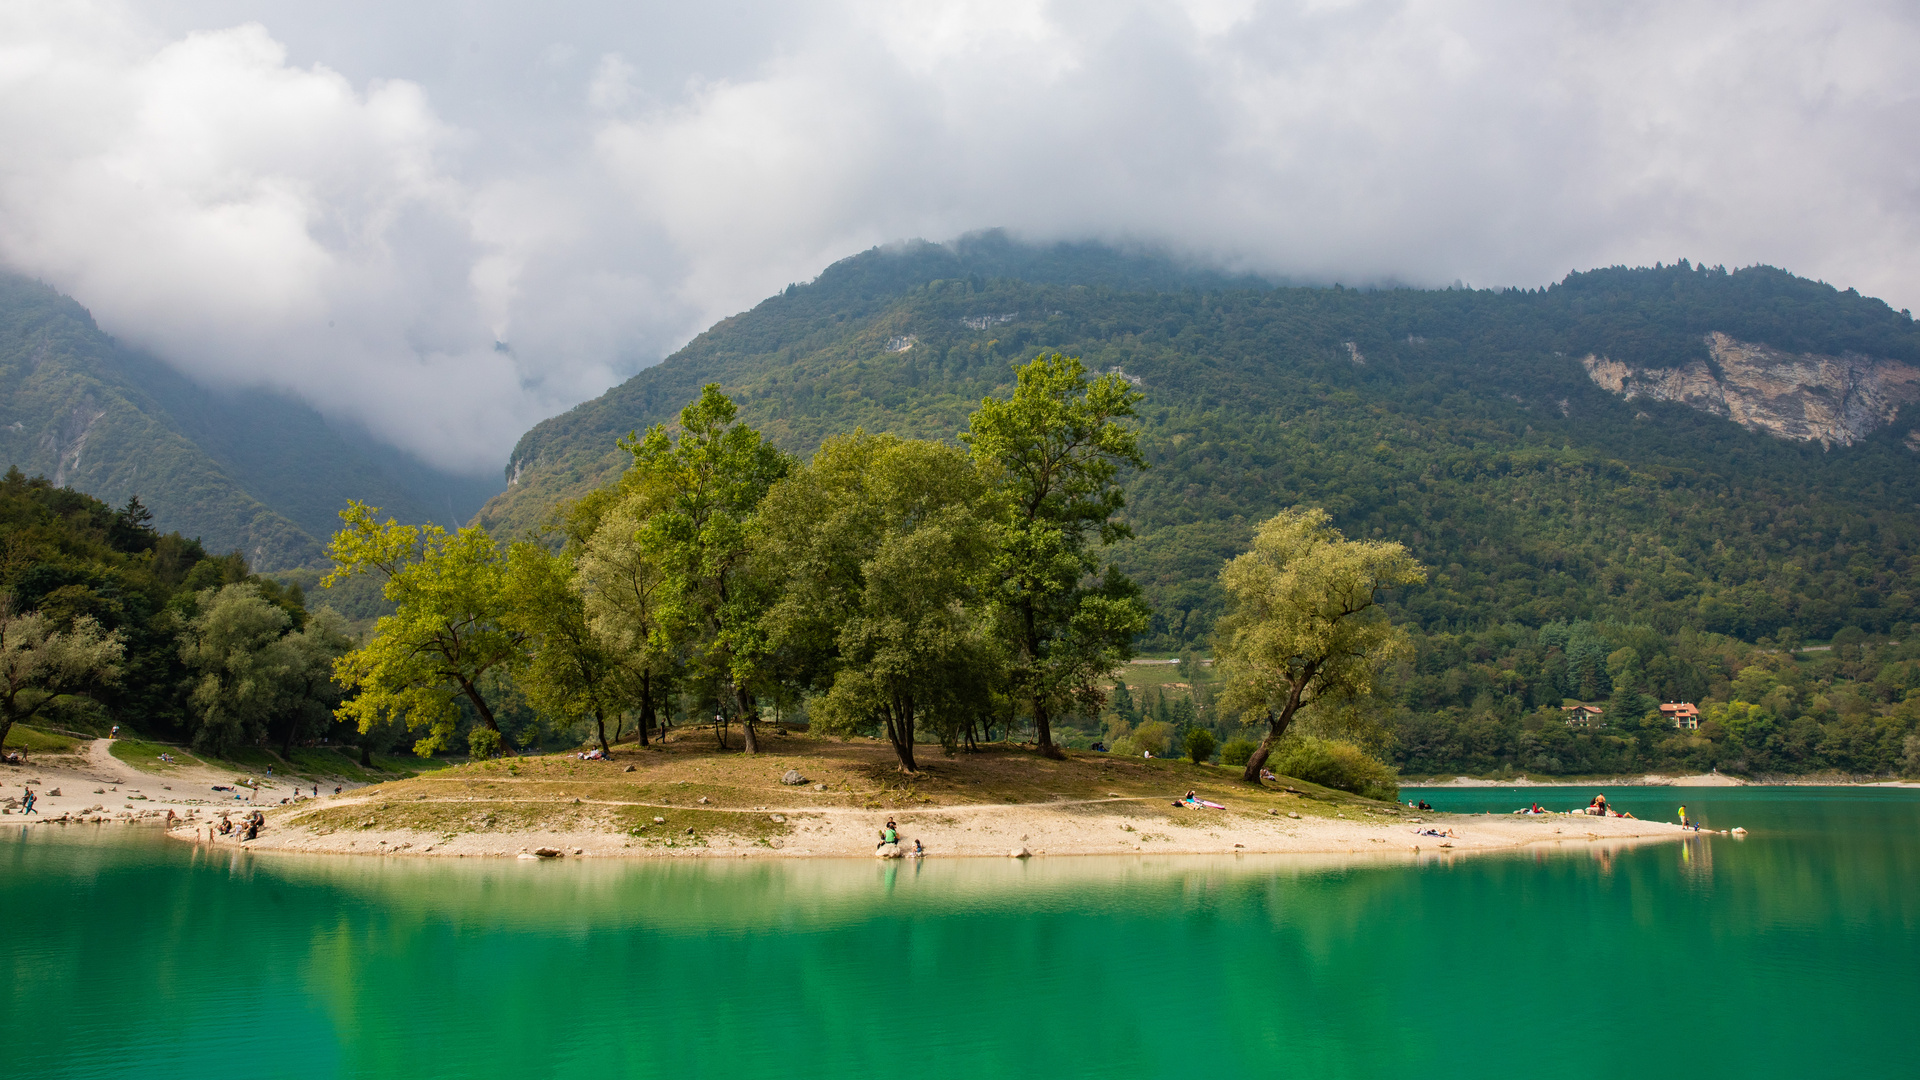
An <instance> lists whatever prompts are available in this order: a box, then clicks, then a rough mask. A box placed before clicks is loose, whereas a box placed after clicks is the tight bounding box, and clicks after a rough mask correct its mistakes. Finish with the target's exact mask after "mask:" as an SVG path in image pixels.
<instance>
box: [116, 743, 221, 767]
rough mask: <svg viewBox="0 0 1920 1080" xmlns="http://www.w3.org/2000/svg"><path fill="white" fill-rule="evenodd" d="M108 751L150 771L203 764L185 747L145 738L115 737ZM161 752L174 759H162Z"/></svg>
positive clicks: (118, 758) (120, 759) (123, 760)
mask: <svg viewBox="0 0 1920 1080" xmlns="http://www.w3.org/2000/svg"><path fill="white" fill-rule="evenodd" d="M107 753H109V754H112V755H113V756H114V758H115V759H117V760H119V761H121V762H124V763H126V764H127V765H130V766H132V767H133V768H136V769H139V770H140V771H142V772H150V773H170V772H173V771H174V770H176V769H178V768H180V766H182V765H199V764H202V762H201V760H200V759H199V758H196V757H194V756H193V755H192V754H189V753H187V751H186V749H185V748H184V747H179V746H172V745H169V744H167V743H157V742H148V741H147V740H145V739H134V738H119V739H115V740H113V741H112V742H110V743H108V744H107ZM161 754H166V755H167V756H169V757H171V758H173V759H174V760H173V761H171V762H167V761H161V760H160V755H161Z"/></svg>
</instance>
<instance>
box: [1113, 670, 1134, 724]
mask: <svg viewBox="0 0 1920 1080" xmlns="http://www.w3.org/2000/svg"><path fill="white" fill-rule="evenodd" d="M1107 703H1108V706H1109V707H1110V708H1112V709H1113V711H1114V715H1116V716H1118V717H1119V718H1120V719H1122V720H1124V721H1126V722H1127V723H1129V724H1137V723H1139V722H1140V707H1139V706H1137V705H1135V704H1134V703H1133V693H1132V692H1131V691H1129V690H1128V689H1127V684H1126V682H1125V681H1124V680H1123V681H1120V682H1116V683H1114V684H1113V693H1112V695H1111V696H1110V697H1109V698H1108V702H1107Z"/></svg>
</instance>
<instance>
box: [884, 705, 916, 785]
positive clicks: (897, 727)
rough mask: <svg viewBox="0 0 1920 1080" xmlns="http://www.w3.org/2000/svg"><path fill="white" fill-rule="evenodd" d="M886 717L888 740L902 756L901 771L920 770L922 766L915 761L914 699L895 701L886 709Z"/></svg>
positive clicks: (913, 771) (896, 752) (894, 750)
mask: <svg viewBox="0 0 1920 1080" xmlns="http://www.w3.org/2000/svg"><path fill="white" fill-rule="evenodd" d="M885 719H886V728H887V741H888V742H890V743H892V744H893V752H894V753H895V754H896V755H898V756H899V758H900V771H901V772H903V773H915V772H919V771H920V767H919V766H918V765H915V764H914V763H913V700H912V699H911V698H908V699H904V700H900V701H895V702H894V703H893V707H892V708H890V709H888V710H887V711H886V713H885Z"/></svg>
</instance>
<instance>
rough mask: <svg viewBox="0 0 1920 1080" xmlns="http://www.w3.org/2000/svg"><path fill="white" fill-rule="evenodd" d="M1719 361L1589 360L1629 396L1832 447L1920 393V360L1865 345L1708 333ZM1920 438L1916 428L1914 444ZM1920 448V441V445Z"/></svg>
mask: <svg viewBox="0 0 1920 1080" xmlns="http://www.w3.org/2000/svg"><path fill="white" fill-rule="evenodd" d="M1707 352H1708V354H1709V355H1710V356H1712V357H1713V363H1712V364H1709V363H1707V362H1706V361H1704V360H1696V361H1694V362H1693V363H1691V364H1688V365H1686V366H1685V367H1678V368H1636V367H1633V366H1631V365H1629V364H1625V363H1622V362H1620V361H1618V360H1613V359H1610V358H1608V357H1604V356H1596V355H1593V354H1588V355H1587V356H1586V357H1584V358H1583V359H1582V360H1581V363H1582V364H1583V365H1585V366H1586V369H1587V376H1588V377H1589V378H1591V379H1592V380H1593V381H1594V382H1595V383H1596V384H1597V385H1599V386H1600V387H1602V388H1604V389H1606V390H1609V391H1611V392H1613V393H1615V394H1619V395H1620V396H1621V397H1624V398H1627V399H1628V400H1632V399H1634V398H1650V399H1652V400H1654V401H1676V402H1679V403H1680V404H1682V405H1687V406H1690V407H1692V408H1695V409H1699V410H1700V411H1702V412H1709V413H1712V414H1714V415H1715V416H1724V417H1726V418H1727V419H1729V420H1732V421H1733V422H1734V423H1737V424H1739V425H1741V426H1742V427H1746V428H1751V429H1753V430H1755V431H1764V432H1766V433H1768V434H1769V435H1773V436H1775V437H1777V438H1782V439H1798V440H1800V441H1803V442H1806V441H1817V442H1819V443H1820V445H1821V446H1823V447H1827V448H1829V449H1831V448H1832V447H1833V446H1834V445H1836V444H1838V445H1840V446H1852V445H1853V444H1854V443H1855V442H1858V441H1859V440H1860V439H1863V438H1865V437H1866V436H1867V435H1869V434H1871V433H1872V432H1874V431H1876V430H1878V429H1879V428H1882V427H1884V426H1886V425H1887V424H1889V423H1892V422H1893V419H1894V417H1895V416H1896V415H1898V414H1899V412H1900V407H1901V406H1903V405H1908V404H1911V403H1913V402H1915V401H1920V368H1916V367H1914V366H1913V365H1911V364H1905V363H1901V362H1900V361H1897V360H1881V359H1876V358H1874V357H1870V356H1862V355H1860V354H1858V353H1843V354H1841V355H1839V356H1822V355H1819V354H1816V353H1797V354H1796V353H1790V352H1785V351H1783V350H1780V349H1775V348H1772V347H1771V346H1767V345H1755V344H1751V343H1748V342H1744V341H1735V340H1734V339H1733V338H1731V337H1728V336H1727V335H1725V334H1722V333H1718V332H1715V333H1712V334H1708V335H1707ZM1916 441H1920V440H1916V439H1915V438H1914V437H1913V436H1909V438H1908V445H1909V446H1914V444H1915V442H1916ZM1916 449H1920V447H1916Z"/></svg>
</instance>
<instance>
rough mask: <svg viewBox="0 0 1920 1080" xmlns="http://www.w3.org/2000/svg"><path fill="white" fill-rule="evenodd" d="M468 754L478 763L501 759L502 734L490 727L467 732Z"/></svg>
mask: <svg viewBox="0 0 1920 1080" xmlns="http://www.w3.org/2000/svg"><path fill="white" fill-rule="evenodd" d="M467 752H468V753H470V754H472V755H473V757H474V760H476V761H485V760H487V759H489V758H497V757H499V756H500V733H499V732H497V731H495V730H493V729H492V728H490V727H475V728H474V729H473V730H472V731H469V732H467Z"/></svg>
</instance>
